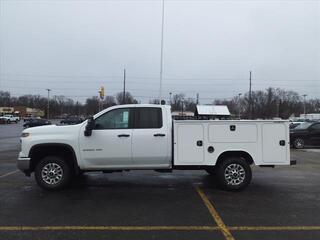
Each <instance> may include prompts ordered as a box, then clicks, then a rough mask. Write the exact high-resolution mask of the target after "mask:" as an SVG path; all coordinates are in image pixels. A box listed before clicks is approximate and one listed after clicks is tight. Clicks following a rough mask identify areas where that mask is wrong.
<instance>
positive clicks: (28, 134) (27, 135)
mask: <svg viewBox="0 0 320 240" xmlns="http://www.w3.org/2000/svg"><path fill="white" fill-rule="evenodd" d="M29 136H30V133H27V132H23V133H22V134H21V137H29Z"/></svg>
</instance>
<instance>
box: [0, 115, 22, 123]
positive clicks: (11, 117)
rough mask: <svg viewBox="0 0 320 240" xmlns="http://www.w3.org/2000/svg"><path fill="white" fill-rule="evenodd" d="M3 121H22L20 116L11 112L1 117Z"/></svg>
mask: <svg viewBox="0 0 320 240" xmlns="http://www.w3.org/2000/svg"><path fill="white" fill-rule="evenodd" d="M0 119H1V122H3V123H13V122H15V123H18V122H19V121H20V117H17V116H14V115H11V114H6V115H3V116H1V117H0Z"/></svg>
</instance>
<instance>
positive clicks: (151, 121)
mask: <svg viewBox="0 0 320 240" xmlns="http://www.w3.org/2000/svg"><path fill="white" fill-rule="evenodd" d="M133 109H134V112H135V114H134V119H135V120H134V127H133V132H132V160H133V163H134V165H135V166H137V167H141V168H148V167H150V168H155V167H160V168H161V167H168V166H169V165H170V157H169V153H168V138H169V137H171V136H168V133H167V132H168V126H167V124H166V123H167V122H166V121H165V120H166V118H164V116H165V114H164V113H163V112H162V108H161V107H136V108H133Z"/></svg>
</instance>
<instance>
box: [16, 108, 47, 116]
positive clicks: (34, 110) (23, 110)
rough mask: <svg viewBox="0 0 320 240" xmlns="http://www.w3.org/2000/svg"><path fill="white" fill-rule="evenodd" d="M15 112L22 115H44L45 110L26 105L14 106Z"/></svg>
mask: <svg viewBox="0 0 320 240" xmlns="http://www.w3.org/2000/svg"><path fill="white" fill-rule="evenodd" d="M14 112H15V113H16V114H17V115H19V116H20V117H23V118H24V117H44V114H45V113H44V111H42V110H40V109H37V108H29V107H24V106H16V107H14Z"/></svg>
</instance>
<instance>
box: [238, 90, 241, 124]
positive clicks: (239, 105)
mask: <svg viewBox="0 0 320 240" xmlns="http://www.w3.org/2000/svg"><path fill="white" fill-rule="evenodd" d="M241 95H242V93H238V101H239V103H238V108H239V120H240V119H241V117H240V109H241V104H240V97H241Z"/></svg>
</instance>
